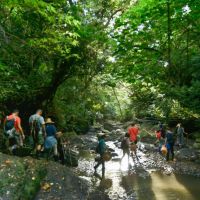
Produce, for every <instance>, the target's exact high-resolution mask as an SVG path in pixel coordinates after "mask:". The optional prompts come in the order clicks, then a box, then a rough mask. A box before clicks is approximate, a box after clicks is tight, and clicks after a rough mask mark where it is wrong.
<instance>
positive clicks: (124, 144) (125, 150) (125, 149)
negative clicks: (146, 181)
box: [121, 133, 130, 161]
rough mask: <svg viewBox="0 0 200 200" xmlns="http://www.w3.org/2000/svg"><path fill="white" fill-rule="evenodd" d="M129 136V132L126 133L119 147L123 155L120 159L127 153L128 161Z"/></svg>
mask: <svg viewBox="0 0 200 200" xmlns="http://www.w3.org/2000/svg"><path fill="white" fill-rule="evenodd" d="M129 137H130V136H129V134H128V133H126V134H125V136H124V138H123V139H122V142H121V149H122V151H123V156H122V158H121V160H122V159H123V158H124V156H125V155H126V154H127V155H128V161H129V156H130V140H129Z"/></svg>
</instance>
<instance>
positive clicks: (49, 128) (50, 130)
mask: <svg viewBox="0 0 200 200" xmlns="http://www.w3.org/2000/svg"><path fill="white" fill-rule="evenodd" d="M45 124H46V134H47V135H46V138H45V142H44V148H45V149H47V150H49V149H50V150H51V149H53V153H54V160H55V161H58V148H57V143H58V142H57V139H56V136H57V135H58V134H61V132H57V129H56V126H55V124H54V122H53V121H52V120H51V118H47V119H46V122H45Z"/></svg>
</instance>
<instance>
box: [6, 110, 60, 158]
mask: <svg viewBox="0 0 200 200" xmlns="http://www.w3.org/2000/svg"><path fill="white" fill-rule="evenodd" d="M3 126H4V136H5V138H6V140H7V141H8V148H9V149H10V151H11V152H12V153H13V154H14V155H15V154H16V151H17V149H18V148H19V147H21V146H23V144H24V140H25V134H24V131H23V128H22V126H21V118H20V117H19V110H14V111H13V112H12V113H11V114H10V115H8V116H6V118H5V120H4V124H3ZM29 127H30V134H29V136H28V137H29V138H30V139H31V140H32V144H33V150H34V152H35V154H36V156H37V157H38V156H39V154H40V153H41V152H43V151H45V150H46V149H52V150H53V152H54V158H55V160H57V159H58V148H57V135H58V134H60V133H61V132H58V131H57V130H56V127H55V124H54V122H53V121H52V119H51V118H47V119H46V121H45V120H44V118H43V116H42V110H41V109H38V110H37V111H36V113H35V114H33V115H31V116H30V118H29Z"/></svg>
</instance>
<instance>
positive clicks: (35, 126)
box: [31, 117, 40, 134]
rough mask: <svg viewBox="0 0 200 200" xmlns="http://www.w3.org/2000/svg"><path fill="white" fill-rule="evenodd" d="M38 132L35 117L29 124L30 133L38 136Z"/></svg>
mask: <svg viewBox="0 0 200 200" xmlns="http://www.w3.org/2000/svg"><path fill="white" fill-rule="evenodd" d="M39 131H40V124H39V119H38V118H37V117H35V118H34V119H33V121H32V122H31V132H32V133H34V134H38V133H39Z"/></svg>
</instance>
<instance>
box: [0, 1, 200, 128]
mask: <svg viewBox="0 0 200 200" xmlns="http://www.w3.org/2000/svg"><path fill="white" fill-rule="evenodd" d="M199 6H200V2H199V1H198V0H189V1H188V0H187V1H186V0H181V1H179V0H174V1H170V0H161V1H155V0H140V1H134V0H116V1H113V0H109V1H104V0H94V1H90V0H83V1H79V0H78V1H75V0H74V1H73V0H69V1H64V0H59V1H54V0H35V1H32V0H24V1H19V0H9V1H8V0H1V5H0V15H1V16H0V36H1V37H0V47H1V48H0V52H1V53H0V110H1V112H2V115H5V114H4V113H6V114H7V113H8V112H10V111H11V110H12V109H14V108H18V109H19V110H20V111H21V115H22V116H23V118H24V119H26V117H27V116H28V115H30V114H31V113H33V112H35V110H36V109H37V108H42V109H44V110H45V113H46V115H53V116H54V117H55V118H56V120H57V121H58V123H59V124H60V126H61V127H67V126H73V123H74V124H77V123H78V124H80V126H83V127H84V126H86V124H88V122H89V121H91V120H90V118H92V119H95V118H98V115H100V116H101V115H103V116H104V118H113V119H120V120H126V119H130V118H131V117H133V116H135V117H139V118H144V117H150V118H156V119H163V120H164V121H169V120H170V119H171V120H173V119H188V120H189V121H191V120H192V121H193V120H194V121H197V122H199V120H198V119H199V114H200V107H199V105H200V104H199V99H200V98H199V94H200V87H199V86H200V82H199V81H200V77H199V74H200V73H199V69H200V68H199V63H200V56H199V51H200V48H199V37H198V36H199V32H200V30H199V27H200V26H199V23H200V22H199V20H200V16H199V15H200V13H199ZM195 126H198V123H196V124H195ZM197 128H198V127H197Z"/></svg>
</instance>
